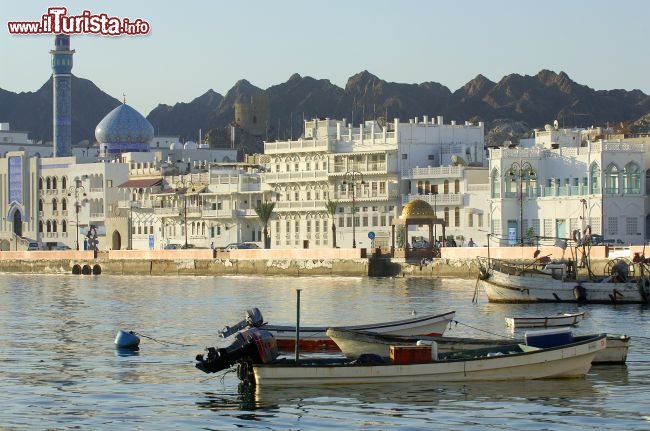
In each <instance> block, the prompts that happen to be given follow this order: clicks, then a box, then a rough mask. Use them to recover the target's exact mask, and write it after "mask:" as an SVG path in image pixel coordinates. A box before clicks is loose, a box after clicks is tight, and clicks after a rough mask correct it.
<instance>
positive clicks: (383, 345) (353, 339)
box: [327, 328, 630, 365]
mask: <svg viewBox="0 0 650 431" xmlns="http://www.w3.org/2000/svg"><path fill="white" fill-rule="evenodd" d="M327 336H328V337H330V338H331V339H332V340H333V341H334V342H335V343H336V345H337V346H338V347H339V348H340V349H341V351H342V352H343V354H344V355H345V356H346V357H347V358H349V359H357V358H359V357H360V356H361V355H363V354H372V355H377V356H380V357H383V358H387V357H389V351H390V346H391V345H392V346H414V345H416V343H417V342H418V341H422V342H435V343H436V345H437V350H438V352H458V351H463V350H470V349H484V348H490V347H494V346H506V345H510V344H512V343H524V342H525V341H524V340H516V339H486V338H483V339H481V338H464V337H445V336H442V337H422V336H421V337H411V336H396V335H384V334H373V333H371V332H366V331H352V330H348V329H343V328H328V329H327ZM629 344H630V337H628V336H627V335H612V334H608V335H607V348H606V349H605V350H601V351H599V352H598V354H596V357H595V358H594V360H593V363H592V364H593V365H601V364H624V363H625V361H626V360H627V353H628V350H629Z"/></svg>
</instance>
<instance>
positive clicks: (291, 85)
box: [0, 70, 650, 148]
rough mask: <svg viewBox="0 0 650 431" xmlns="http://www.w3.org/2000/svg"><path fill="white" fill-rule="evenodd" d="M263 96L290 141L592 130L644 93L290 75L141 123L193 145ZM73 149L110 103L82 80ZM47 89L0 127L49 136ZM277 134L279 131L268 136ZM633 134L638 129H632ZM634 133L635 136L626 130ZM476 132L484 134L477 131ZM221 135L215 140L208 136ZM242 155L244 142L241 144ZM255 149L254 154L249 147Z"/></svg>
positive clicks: (507, 80)
mask: <svg viewBox="0 0 650 431" xmlns="http://www.w3.org/2000/svg"><path fill="white" fill-rule="evenodd" d="M260 94H265V95H267V96H268V100H269V107H270V120H269V121H268V131H267V134H266V136H264V137H263V138H266V137H268V138H269V139H274V138H276V137H277V136H280V137H281V138H286V137H289V135H290V134H293V136H294V137H296V136H299V135H300V133H301V132H302V119H303V116H304V117H305V118H312V117H320V118H323V117H330V118H337V119H340V118H346V119H347V121H348V122H352V121H354V123H355V124H359V123H360V122H361V121H362V120H363V119H366V120H368V119H372V118H383V117H384V116H386V115H388V118H389V119H392V118H395V117H398V118H401V119H402V120H403V121H405V120H406V119H408V118H413V117H416V116H418V117H422V116H423V115H429V116H436V115H443V116H444V117H445V122H449V121H451V120H456V121H458V122H462V121H465V120H470V121H484V122H485V123H486V124H487V125H488V126H489V125H490V124H492V123H493V122H494V121H495V120H511V121H512V124H513V125H514V129H512V130H510V129H508V127H510V126H508V127H505V128H504V124H506V123H507V122H506V123H504V122H503V121H499V122H496V123H494V124H496V126H495V127H498V130H496V131H495V133H494V138H495V139H500V136H511V135H512V136H516V135H521V130H520V129H522V127H525V126H529V127H543V126H544V124H546V123H551V122H552V121H553V120H556V119H557V120H558V121H559V123H560V125H562V126H585V127H586V126H592V125H594V126H595V125H604V124H606V123H608V122H609V123H620V122H625V123H631V122H634V121H636V120H637V119H640V118H641V117H643V116H644V115H646V114H648V113H650V96H648V95H647V94H645V93H643V92H641V91H639V90H632V91H626V90H595V89H592V88H590V87H588V86H585V85H582V84H579V83H576V82H574V81H573V80H572V79H571V78H570V77H569V76H568V75H567V74H566V73H564V72H560V73H556V72H553V71H549V70H542V71H540V72H539V73H537V74H536V75H534V76H529V75H518V74H511V75H507V76H505V77H503V78H502V79H501V80H499V82H492V81H490V80H489V79H487V78H486V77H484V76H483V75H478V76H476V77H475V78H474V79H472V80H471V81H469V82H468V83H467V84H465V85H464V86H463V87H461V88H459V89H458V90H456V91H454V92H451V91H450V90H449V89H448V88H447V87H445V86H444V85H441V84H439V83H436V82H423V83H420V84H404V83H395V82H387V81H385V80H383V79H381V78H379V77H377V76H375V75H373V74H371V73H370V72H368V71H363V72H360V73H357V74H356V75H354V76H351V77H350V78H349V79H348V82H347V83H346V85H345V88H340V87H338V86H336V85H334V84H332V83H331V82H330V81H329V80H327V79H314V78H312V77H309V76H305V77H303V76H300V75H298V74H294V75H292V76H291V77H290V78H289V79H288V80H287V81H286V82H284V83H281V84H277V85H274V86H271V87H269V88H267V89H265V90H264V89H261V88H258V87H256V86H254V85H252V84H251V83H250V82H248V81H246V80H240V81H238V82H237V83H236V84H235V85H234V86H233V87H232V88H231V89H230V90H229V91H228V93H226V95H225V96H221V95H220V94H218V93H216V92H215V91H213V90H209V91H207V92H206V93H205V94H203V95H201V96H199V97H197V98H196V99H194V100H192V101H191V102H189V103H177V104H175V105H174V106H169V105H159V106H157V107H156V108H155V109H153V110H152V111H151V112H150V113H149V115H148V117H147V118H148V119H149V121H151V123H152V124H153V126H154V130H156V133H158V134H164V135H180V136H182V137H184V138H186V139H193V140H194V139H196V138H197V137H198V136H197V135H198V129H203V131H204V133H207V132H208V131H209V130H210V129H218V128H224V127H226V126H228V125H229V124H230V123H232V121H233V119H234V105H235V103H236V102H237V101H248V100H250V98H251V96H254V95H260ZM72 99H73V113H74V114H73V115H74V117H73V142H78V141H79V140H81V139H90V140H93V139H94V133H93V131H94V128H95V126H96V124H97V123H98V122H99V120H100V119H101V118H102V117H103V115H105V114H106V113H107V112H108V111H110V109H112V108H113V107H115V106H117V104H118V103H119V101H118V100H116V99H114V98H112V97H110V96H108V95H107V94H105V93H103V92H102V91H101V90H99V89H98V88H97V87H96V86H95V85H94V84H92V82H90V81H87V80H84V79H80V78H76V77H74V78H73V98H72ZM51 112H52V84H51V81H48V82H47V83H45V84H44V85H43V87H41V88H40V89H39V90H38V91H36V92H34V93H20V94H16V93H12V92H9V91H5V90H2V89H0V122H10V123H12V128H14V129H18V130H28V131H30V132H31V137H32V138H33V139H36V140H50V139H52V120H51ZM278 129H279V130H278ZM637 129H638V128H637ZM634 130H636V129H634ZM486 132H489V129H487V128H486ZM224 133H225V132H223V133H222V132H220V133H215V136H220V135H224V136H225V134H224ZM247 145H248V147H249V148H250V143H248V144H247ZM256 148H259V146H257V147H256Z"/></svg>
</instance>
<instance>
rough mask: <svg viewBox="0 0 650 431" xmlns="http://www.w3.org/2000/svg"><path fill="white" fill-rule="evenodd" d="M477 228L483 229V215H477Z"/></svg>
mask: <svg viewBox="0 0 650 431" xmlns="http://www.w3.org/2000/svg"><path fill="white" fill-rule="evenodd" d="M478 227H483V214H479V215H478Z"/></svg>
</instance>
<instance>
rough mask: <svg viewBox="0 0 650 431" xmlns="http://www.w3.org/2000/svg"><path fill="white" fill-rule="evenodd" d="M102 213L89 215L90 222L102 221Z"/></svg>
mask: <svg viewBox="0 0 650 431" xmlns="http://www.w3.org/2000/svg"><path fill="white" fill-rule="evenodd" d="M104 217H105V216H104V213H103V212H101V213H90V220H104Z"/></svg>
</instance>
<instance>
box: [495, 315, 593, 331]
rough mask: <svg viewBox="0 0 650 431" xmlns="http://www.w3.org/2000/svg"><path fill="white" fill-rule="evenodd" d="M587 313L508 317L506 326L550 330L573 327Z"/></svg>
mask: <svg viewBox="0 0 650 431" xmlns="http://www.w3.org/2000/svg"><path fill="white" fill-rule="evenodd" d="M584 317H585V313H584V312H582V313H560V314H553V315H551V316H516V317H506V318H505V319H506V326H508V327H511V328H513V329H516V328H540V327H542V328H548V327H551V326H573V325H577V324H578V323H579V322H580V321H582V319H584Z"/></svg>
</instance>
